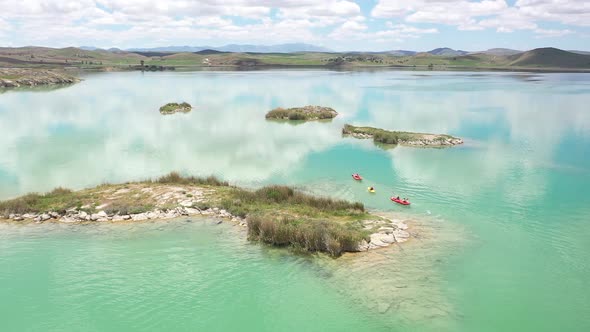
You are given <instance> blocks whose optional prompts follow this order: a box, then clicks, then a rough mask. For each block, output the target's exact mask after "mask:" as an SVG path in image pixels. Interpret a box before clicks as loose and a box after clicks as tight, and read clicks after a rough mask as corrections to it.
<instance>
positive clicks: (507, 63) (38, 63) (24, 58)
mask: <svg viewBox="0 0 590 332" xmlns="http://www.w3.org/2000/svg"><path fill="white" fill-rule="evenodd" d="M142 65H143V66H144V67H143V68H144V69H145V67H146V66H156V67H160V66H162V67H174V68H175V69H187V70H191V69H200V68H208V67H214V68H215V67H238V68H255V67H281V66H286V67H325V68H353V67H386V68H387V67H396V68H400V67H401V68H410V69H413V68H417V69H432V70H447V69H482V70H494V69H499V70H520V69H532V70H565V71H587V70H590V55H583V54H575V53H571V52H567V51H562V50H559V49H555V48H541V49H535V50H531V51H527V52H523V53H519V54H514V55H492V54H485V53H476V54H468V55H462V56H437V55H432V54H429V53H418V54H416V55H413V56H395V55H391V54H388V53H386V52H382V53H360V52H359V53H356V52H355V53H316V52H298V53H223V52H197V53H157V52H151V53H149V52H148V53H142V52H126V51H120V52H110V51H105V50H95V51H87V50H82V49H78V48H74V47H69V48H63V49H53V48H44V47H22V48H0V67H77V68H81V69H89V70H140V69H142V67H141V66H142Z"/></svg>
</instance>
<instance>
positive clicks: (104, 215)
mask: <svg viewBox="0 0 590 332" xmlns="http://www.w3.org/2000/svg"><path fill="white" fill-rule="evenodd" d="M96 215H97V216H98V217H99V218H106V217H108V215H107V213H106V212H104V211H99V212H98V213H97V214H96Z"/></svg>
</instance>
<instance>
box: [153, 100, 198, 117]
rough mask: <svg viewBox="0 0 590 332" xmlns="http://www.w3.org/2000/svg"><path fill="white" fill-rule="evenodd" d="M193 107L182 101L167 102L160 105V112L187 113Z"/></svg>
mask: <svg viewBox="0 0 590 332" xmlns="http://www.w3.org/2000/svg"><path fill="white" fill-rule="evenodd" d="M192 109H193V107H192V106H191V104H189V103H186V102H183V103H180V104H179V103H168V104H166V105H164V106H162V107H160V113H161V114H165V115H167V114H174V113H188V112H190V111H192Z"/></svg>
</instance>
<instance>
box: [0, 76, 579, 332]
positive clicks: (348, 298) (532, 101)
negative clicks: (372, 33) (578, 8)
mask: <svg viewBox="0 0 590 332" xmlns="http://www.w3.org/2000/svg"><path fill="white" fill-rule="evenodd" d="M83 78H84V81H83V82H81V83H79V84H76V85H73V86H66V87H52V88H33V89H16V90H0V133H2V134H1V135H2V140H1V141H0V199H9V198H12V197H16V196H18V195H22V194H25V193H27V192H44V191H48V190H51V189H53V188H54V187H58V186H62V187H69V188H73V189H80V188H85V187H91V186H96V185H99V184H101V183H106V182H110V183H117V182H124V181H130V180H141V179H147V178H153V177H157V176H160V175H163V174H165V173H168V172H170V171H178V172H181V173H183V174H190V175H203V176H205V175H211V174H213V175H216V176H219V177H220V178H223V179H225V180H228V181H230V182H231V183H233V184H237V185H241V186H246V187H251V188H255V187H259V186H262V185H265V184H269V183H280V184H289V185H294V186H296V187H298V188H300V189H301V190H304V191H306V192H310V193H313V194H316V195H324V196H330V197H335V198H344V199H348V200H355V201H361V202H363V203H365V205H366V206H367V207H368V208H370V209H371V210H374V211H379V213H385V214H391V215H394V216H396V217H399V218H403V219H405V220H407V221H408V222H407V223H408V224H409V226H410V230H411V231H412V233H413V234H414V235H415V238H414V239H412V240H411V241H410V242H408V243H404V244H402V245H400V246H394V247H391V248H387V249H384V250H378V251H374V252H370V253H367V254H356V255H345V256H344V257H341V258H338V259H330V258H327V257H323V256H319V257H316V256H311V257H310V256H302V255H297V254H294V253H291V252H289V251H288V250H283V249H273V248H269V247H266V246H261V245H258V244H253V243H249V242H247V241H246V239H245V238H246V236H245V234H244V230H242V229H240V228H239V227H235V226H231V225H226V224H222V225H217V224H216V223H215V222H213V221H212V220H208V219H198V218H193V219H187V220H185V219H182V220H177V221H172V222H149V223H142V224H122V225H117V224H96V225H89V226H71V225H27V226H15V225H0V286H1V287H0V312H2V313H3V314H2V322H3V323H2V324H3V327H4V329H6V330H7V331H64V330H70V331H104V330H109V331H129V330H142V331H160V330H163V329H167V330H171V331H195V330H203V331H205V330H206V331H227V330H244V331H293V330H302V331H343V330H356V331H392V330H393V331H429V330H430V331H509V330H518V331H555V330H558V329H559V330H563V331H588V330H590V315H588V312H590V287H588V276H590V225H589V223H588V221H590V218H589V217H590V204H589V203H590V189H589V188H590V109H589V108H588V105H590V74H573V73H568V74H557V73H550V74H549V73H548V74H541V73H490V72H429V71H348V72H347V71H338V72H337V71H317V70H269V71H239V72H238V71H202V72H155V73H140V72H128V73H97V74H86V75H85V76H84V77H83ZM181 101H186V102H189V103H190V104H192V105H193V111H192V112H190V113H187V114H175V115H167V116H163V115H161V114H160V113H159V112H158V108H159V107H160V106H162V105H164V104H166V103H168V102H181ZM308 104H311V105H322V106H329V107H332V108H334V109H335V110H336V111H338V113H339V115H338V116H337V117H336V118H335V119H334V120H332V121H329V122H308V123H288V122H273V121H266V120H265V119H264V115H265V113H266V112H267V111H269V110H270V109H272V108H275V107H294V106H303V105H308ZM345 123H350V124H354V125H368V126H375V127H380V128H384V129H390V130H405V131H415V132H429V133H446V134H451V135H454V136H459V137H462V138H463V139H464V140H465V144H463V145H462V146H458V147H453V148H448V149H422V148H410V147H395V148H390V147H380V146H376V145H374V144H373V142H372V141H370V140H357V139H354V138H344V137H342V135H341V128H342V126H343V125H344V124H345ZM355 172H358V173H360V174H362V175H363V177H364V178H365V180H364V181H363V183H356V182H355V181H353V180H352V179H351V177H350V174H351V173H355ZM369 185H370V186H374V187H375V188H376V190H377V193H376V194H375V195H369V194H368V193H367V190H366V188H367V186H369ZM392 194H395V195H400V196H407V197H409V198H410V199H411V200H412V202H413V204H412V206H411V207H410V208H406V207H402V206H398V205H393V204H392V203H391V202H390V201H389V199H388V197H389V196H391V195H392Z"/></svg>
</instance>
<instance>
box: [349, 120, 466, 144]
mask: <svg viewBox="0 0 590 332" xmlns="http://www.w3.org/2000/svg"><path fill="white" fill-rule="evenodd" d="M342 134H343V135H345V136H352V137H355V138H359V139H373V141H374V142H375V143H381V144H391V145H395V144H400V145H408V146H422V147H444V146H453V145H458V144H463V140H462V139H460V138H457V137H453V136H450V135H436V134H424V133H412V132H406V131H389V130H385V129H379V128H373V127H355V126H352V125H349V124H346V125H344V128H342Z"/></svg>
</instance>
